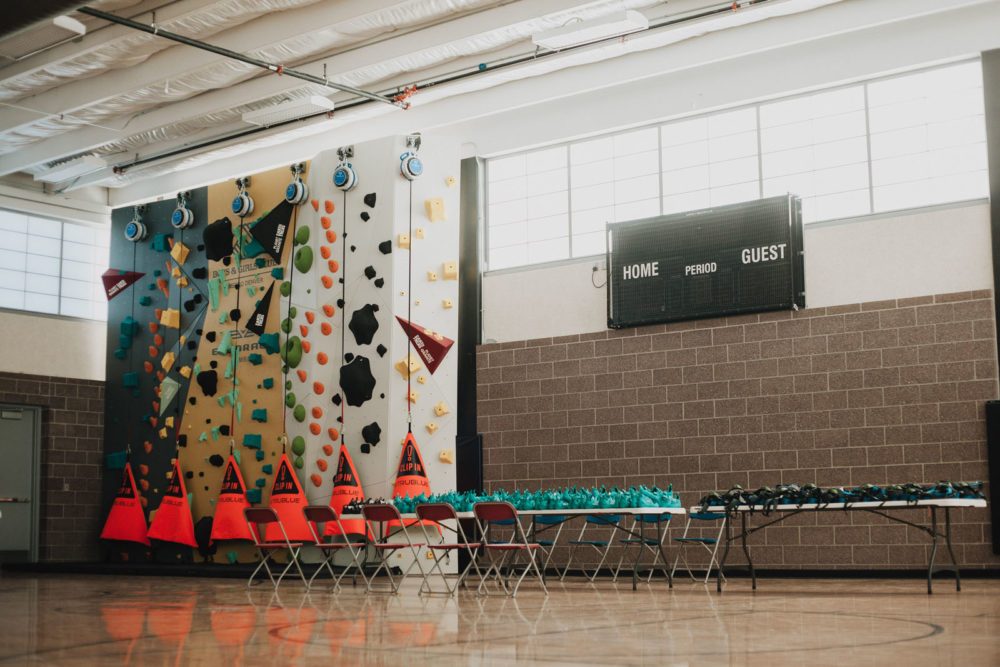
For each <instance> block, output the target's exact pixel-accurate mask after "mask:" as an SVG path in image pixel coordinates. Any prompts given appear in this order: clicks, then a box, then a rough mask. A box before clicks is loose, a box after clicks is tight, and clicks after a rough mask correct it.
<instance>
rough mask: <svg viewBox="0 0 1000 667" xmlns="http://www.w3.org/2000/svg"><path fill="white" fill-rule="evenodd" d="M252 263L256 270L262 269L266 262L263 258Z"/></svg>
mask: <svg viewBox="0 0 1000 667" xmlns="http://www.w3.org/2000/svg"><path fill="white" fill-rule="evenodd" d="M253 263H254V265H255V266H256V267H257V268H258V269H263V268H264V266H265V265H266V264H267V260H266V259H264V258H263V257H258V258H257V259H255V260H254V261H253Z"/></svg>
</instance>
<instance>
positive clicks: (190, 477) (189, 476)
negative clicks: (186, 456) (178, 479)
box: [184, 470, 194, 479]
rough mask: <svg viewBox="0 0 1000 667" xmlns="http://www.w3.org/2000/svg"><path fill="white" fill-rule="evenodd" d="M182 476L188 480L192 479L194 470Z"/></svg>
mask: <svg viewBox="0 0 1000 667" xmlns="http://www.w3.org/2000/svg"><path fill="white" fill-rule="evenodd" d="M184 476H185V477H187V478H188V479H194V470H188V471H187V472H186V473H184Z"/></svg>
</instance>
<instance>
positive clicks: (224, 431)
mask: <svg viewBox="0 0 1000 667" xmlns="http://www.w3.org/2000/svg"><path fill="white" fill-rule="evenodd" d="M219 433H221V434H222V435H229V426H228V425H226V424H223V425H222V426H220V427H219Z"/></svg>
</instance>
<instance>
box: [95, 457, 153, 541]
mask: <svg viewBox="0 0 1000 667" xmlns="http://www.w3.org/2000/svg"><path fill="white" fill-rule="evenodd" d="M101 539H102V540H122V541H124V542H139V543H140V544H145V545H146V546H149V537H147V536H146V515H145V513H143V511H142V504H141V503H140V502H139V492H138V491H137V490H136V488H135V477H133V476H132V464H131V463H128V462H127V463H125V470H123V471H122V483H121V486H120V487H118V493H117V494H116V495H115V502H114V503H112V505H111V511H110V512H108V520H107V521H106V522H105V523H104V529H103V530H102V531H101Z"/></svg>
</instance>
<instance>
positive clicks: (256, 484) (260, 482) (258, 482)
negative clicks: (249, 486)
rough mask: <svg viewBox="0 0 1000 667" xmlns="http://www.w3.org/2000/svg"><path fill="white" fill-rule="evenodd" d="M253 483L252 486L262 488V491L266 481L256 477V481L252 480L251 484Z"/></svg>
mask: <svg viewBox="0 0 1000 667" xmlns="http://www.w3.org/2000/svg"><path fill="white" fill-rule="evenodd" d="M253 483H254V486H258V487H260V488H262V489H263V488H264V487H265V486H267V480H266V479H264V478H263V477H258V478H257V479H255V480H254V482H253Z"/></svg>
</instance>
